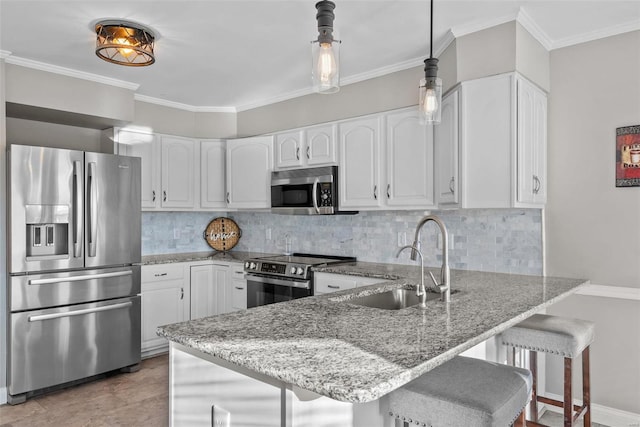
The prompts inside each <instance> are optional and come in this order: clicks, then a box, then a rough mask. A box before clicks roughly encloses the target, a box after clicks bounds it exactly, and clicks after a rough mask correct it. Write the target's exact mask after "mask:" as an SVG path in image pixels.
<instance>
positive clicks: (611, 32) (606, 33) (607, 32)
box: [552, 21, 640, 49]
mask: <svg viewBox="0 0 640 427" xmlns="http://www.w3.org/2000/svg"><path fill="white" fill-rule="evenodd" d="M637 30H640V22H636V21H631V22H627V23H625V24H620V25H614V26H612V27H608V28H603V29H601V30H597V31H590V32H588V33H583V34H580V35H577V36H573V37H565V38H564V39H558V40H555V41H553V42H552V49H560V48H563V47H569V46H573V45H576V44H580V43H585V42H590V41H593V40H598V39H603V38H605V37H611V36H617V35H618V34H624V33H629V32H631V31H637Z"/></svg>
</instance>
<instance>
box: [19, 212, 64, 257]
mask: <svg viewBox="0 0 640 427" xmlns="http://www.w3.org/2000/svg"><path fill="white" fill-rule="evenodd" d="M25 207H26V216H27V217H26V232H27V236H26V237H27V248H26V249H27V254H26V255H27V259H30V258H31V259H53V258H68V257H69V206H67V205H27V206H25Z"/></svg>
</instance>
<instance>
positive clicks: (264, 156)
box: [226, 136, 273, 209]
mask: <svg viewBox="0 0 640 427" xmlns="http://www.w3.org/2000/svg"><path fill="white" fill-rule="evenodd" d="M272 169H273V137H271V136H259V137H254V138H244V139H236V140H229V141H227V196H226V198H227V207H229V208H237V209H242V208H248V209H253V208H269V207H271V170H272Z"/></svg>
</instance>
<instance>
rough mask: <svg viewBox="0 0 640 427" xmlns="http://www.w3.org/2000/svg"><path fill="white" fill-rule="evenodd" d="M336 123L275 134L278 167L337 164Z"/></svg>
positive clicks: (276, 166)
mask: <svg viewBox="0 0 640 427" xmlns="http://www.w3.org/2000/svg"><path fill="white" fill-rule="evenodd" d="M336 133H337V126H336V124H335V123H334V124H326V125H319V126H311V127H308V128H304V129H299V130H295V131H289V132H283V133H279V134H277V135H276V136H275V138H276V139H275V157H276V164H275V168H276V169H290V168H301V167H307V166H325V165H333V164H336V154H335V146H336V139H337V138H336Z"/></svg>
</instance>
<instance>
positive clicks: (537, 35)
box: [516, 7, 553, 51]
mask: <svg viewBox="0 0 640 427" xmlns="http://www.w3.org/2000/svg"><path fill="white" fill-rule="evenodd" d="M516 22H518V23H519V24H520V25H522V27H523V28H524V29H525V30H527V31H528V32H529V34H531V36H532V37H533V38H534V39H536V40H537V41H538V42H539V43H540V44H541V45H542V47H544V48H545V49H546V50H547V51H550V50H551V49H552V47H553V41H552V40H551V39H550V38H549V36H548V35H547V33H545V32H544V31H543V30H542V28H540V26H538V24H537V23H536V22H535V21H534V20H533V18H532V17H531V16H530V15H529V14H528V13H527V11H526V10H525V9H524V8H522V7H521V8H520V10H519V11H518V15H517V16H516Z"/></svg>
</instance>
